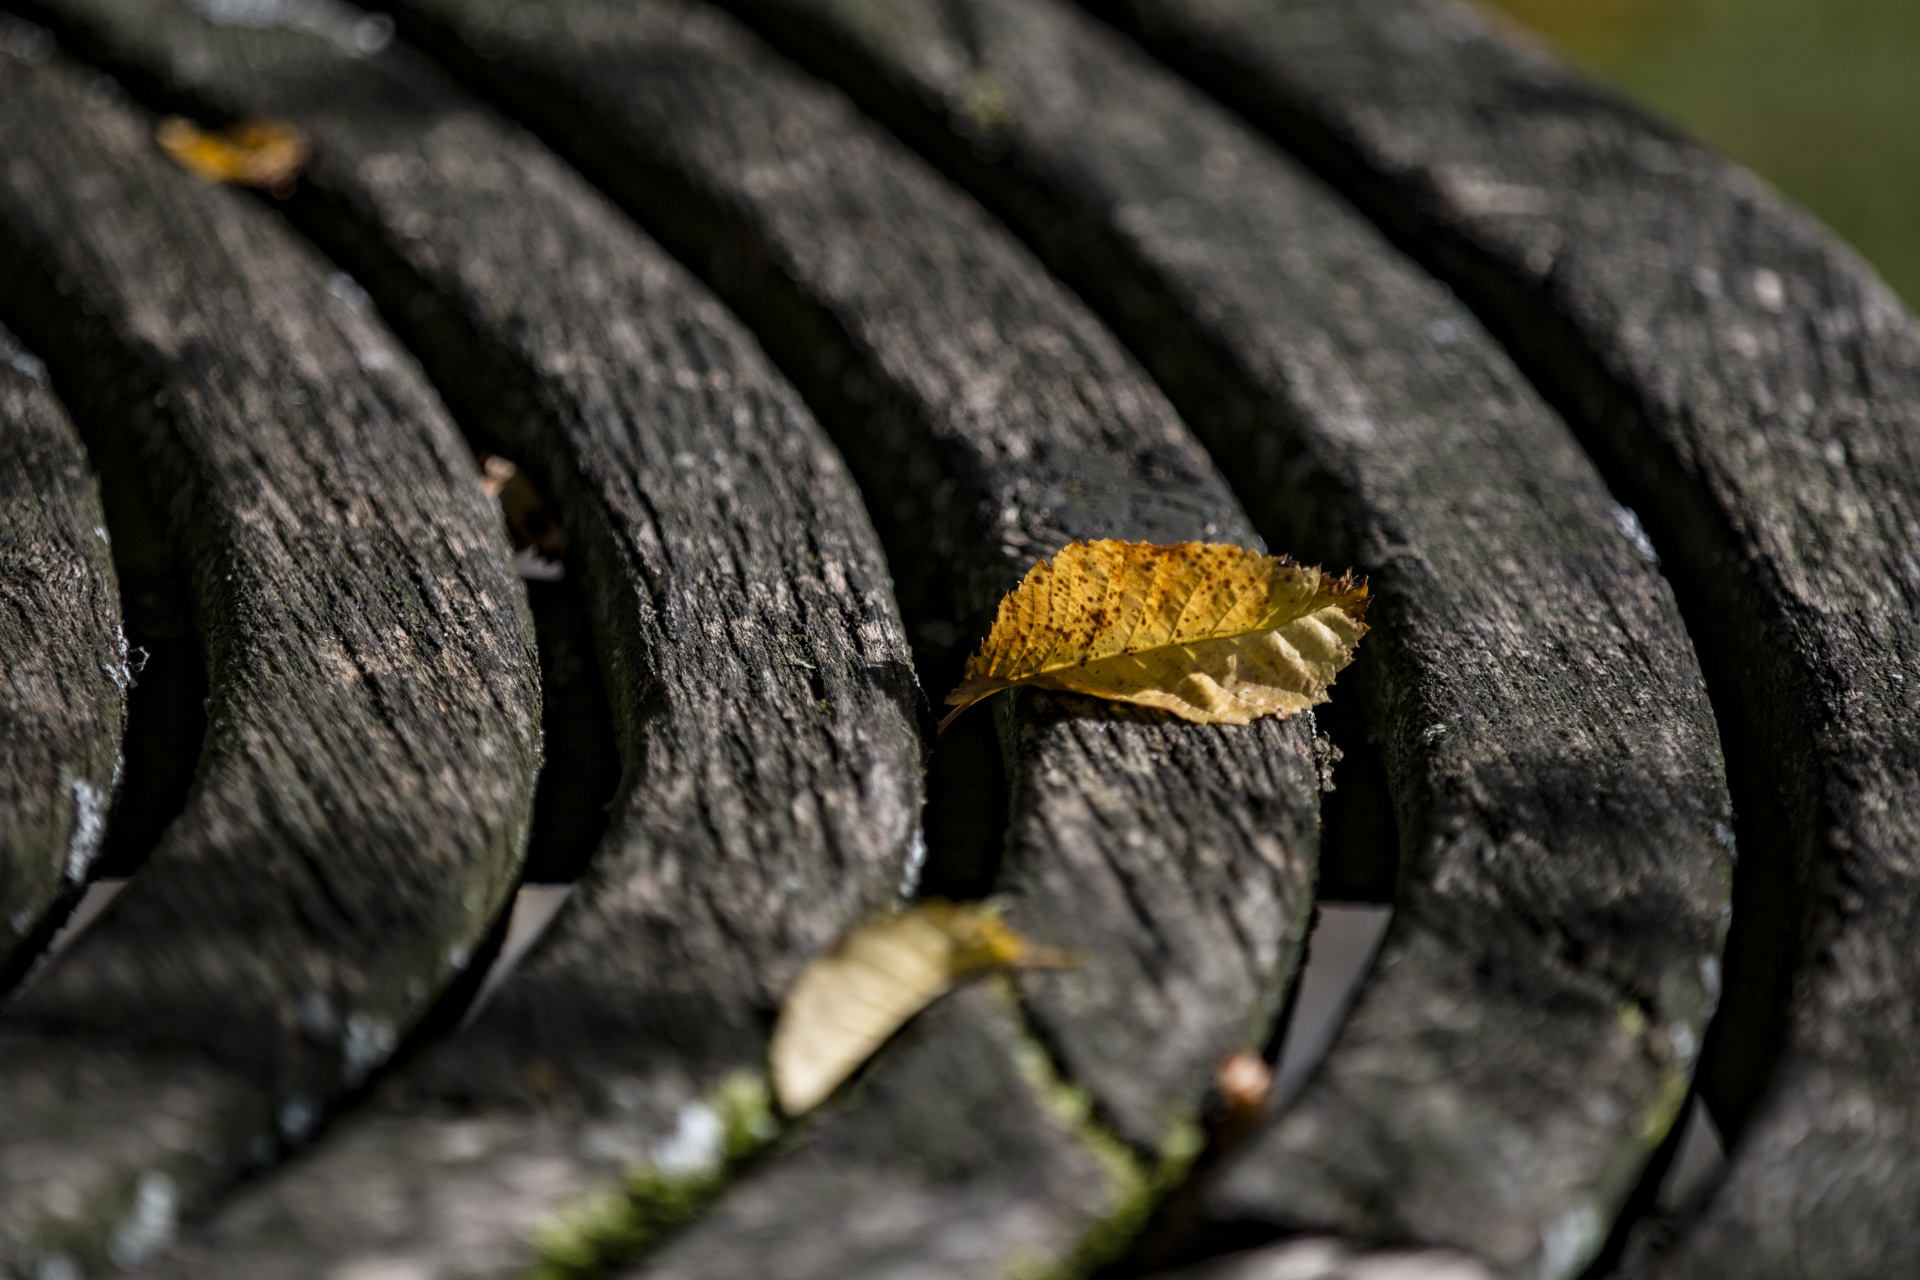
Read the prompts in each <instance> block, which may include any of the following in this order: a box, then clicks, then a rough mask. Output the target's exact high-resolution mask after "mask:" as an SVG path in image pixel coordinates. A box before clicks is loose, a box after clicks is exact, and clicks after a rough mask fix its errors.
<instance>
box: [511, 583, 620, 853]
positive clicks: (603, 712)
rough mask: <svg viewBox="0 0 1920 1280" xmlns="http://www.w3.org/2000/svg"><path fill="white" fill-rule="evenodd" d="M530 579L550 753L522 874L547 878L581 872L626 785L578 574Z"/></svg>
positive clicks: (543, 718) (535, 795)
mask: <svg viewBox="0 0 1920 1280" xmlns="http://www.w3.org/2000/svg"><path fill="white" fill-rule="evenodd" d="M526 587H527V602H528V604H529V605H531V606H532V608H533V632H534V639H535V641H536V642H537V643H538V645H539V647H540V701H541V716H540V728H541V734H542V736H543V738H544V740H545V743H546V756H545V759H544V760H543V761H542V762H541V766H540V779H539V783H538V784H537V786H536V788H535V790H534V793H533V827H532V832H531V834H530V835H529V836H528V839H527V869H526V873H525V877H524V878H525V879H526V880H527V881H529V882H531V883H535V884H548V883H558V882H565V881H570V880H576V879H578V878H579V876H580V873H581V872H582V871H584V870H585V869H586V866H587V862H588V860H589V859H591V858H592V857H593V851H594V849H596V848H597V847H599V844H600V840H601V837H602V836H604V835H606V833H607V821H608V818H609V812H608V810H609V807H610V806H611V805H612V803H613V799H614V791H615V790H616V788H618V786H619V785H620V753H619V751H618V749H617V748H616V747H615V745H614V737H613V710H612V708H611V706H610V705H609V704H608V702H607V693H606V688H605V686H604V685H603V683H602V681H601V679H600V661H599V658H598V657H597V656H596V655H595V653H594V647H593V619H592V616H591V614H590V613H589V611H588V606H587V600H586V594H585V592H583V591H582V590H581V589H580V580H579V578H578V577H577V576H576V575H574V574H571V573H569V574H567V575H566V576H565V577H563V578H561V579H559V580H558V581H547V582H537V581H535V582H528V583H527V584H526Z"/></svg>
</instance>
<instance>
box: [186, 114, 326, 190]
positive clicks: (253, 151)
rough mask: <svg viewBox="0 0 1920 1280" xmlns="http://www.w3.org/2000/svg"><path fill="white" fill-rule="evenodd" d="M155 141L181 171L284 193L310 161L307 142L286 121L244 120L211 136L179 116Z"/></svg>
mask: <svg viewBox="0 0 1920 1280" xmlns="http://www.w3.org/2000/svg"><path fill="white" fill-rule="evenodd" d="M154 141H156V142H158V143H159V144H160V149H161V150H162V151H164V152H166V153H167V156H168V157H169V158H170V159H171V160H172V161H173V162H174V163H175V164H177V165H179V166H180V167H181V168H182V169H185V170H186V171H187V172H188V173H191V174H192V175H193V176H194V177H196V178H199V179H201V180H203V181H206V182H233V183H238V184H239V185H240V186H243V187H263V188H265V189H266V190H268V191H273V192H276V193H280V194H285V193H286V192H287V191H288V190H290V189H291V188H292V186H293V180H294V178H295V177H297V176H298V175H299V173H300V167H301V166H302V165H304V164H305V163H306V162H307V139H306V136H305V135H304V134H302V133H301V132H300V131H299V130H298V129H296V128H294V127H293V126H292V125H290V124H288V123H287V122H286V121H284V120H243V121H241V122H240V123H239V124H236V125H234V126H233V127H232V128H231V129H227V130H225V131H223V132H220V133H209V132H207V131H205V130H203V129H201V128H200V127H199V126H198V125H196V124H194V123H193V122H192V121H191V120H186V119H183V118H182V117H180V116H168V117H167V118H166V119H165V120H162V121H161V122H160V127H159V128H158V129H156V130H155V131H154Z"/></svg>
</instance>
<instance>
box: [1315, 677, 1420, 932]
mask: <svg viewBox="0 0 1920 1280" xmlns="http://www.w3.org/2000/svg"><path fill="white" fill-rule="evenodd" d="M1373 653H1374V651H1373V650H1372V649H1369V648H1367V647H1366V646H1365V645H1362V646H1361V648H1360V654H1359V656H1358V657H1356V658H1355V659H1354V662H1353V666H1352V667H1351V668H1349V669H1348V670H1347V671H1344V672H1342V673H1341V683H1340V685H1339V686H1337V687H1336V688H1335V690H1334V696H1333V698H1332V700H1331V701H1329V702H1326V703H1324V704H1323V705H1321V706H1318V707H1315V708H1314V710H1313V717H1314V721H1315V723H1316V724H1318V725H1319V727H1320V730H1321V732H1323V733H1325V734H1326V735H1327V737H1328V738H1330V739H1332V741H1333V745H1334V747H1335V748H1337V749H1338V750H1339V752H1340V758H1339V760H1338V762H1336V763H1335V764H1334V766H1333V778H1332V781H1333V790H1331V791H1329V792H1326V793H1325V794H1323V795H1322V796H1321V797H1320V882H1319V887H1318V889H1317V890H1316V893H1315V896H1316V897H1317V898H1318V899H1319V900H1320V901H1321V902H1376V903H1390V902H1392V901H1393V894H1394V885H1395V882H1396V881H1397V879H1398V878H1399V874H1400V830H1399V827H1398V826H1397V825H1396V824H1395V822H1394V816H1393V795H1392V793H1391V791H1390V790H1389V788H1388V783H1387V764H1386V761H1385V760H1384V759H1383V758H1382V757H1381V755H1380V744H1379V742H1378V741H1377V740H1376V739H1375V738H1374V736H1373V734H1372V731H1371V730H1370V729H1369V728H1368V726H1367V717H1366V709H1365V706H1364V704H1363V700H1362V699H1361V698H1360V696H1359V692H1360V687H1361V686H1364V684H1365V683H1366V679H1367V675H1368V673H1369V671H1370V670H1371V669H1372V667H1373V666H1374V665H1376V663H1377V661H1378V660H1377V659H1375V658H1374V657H1373Z"/></svg>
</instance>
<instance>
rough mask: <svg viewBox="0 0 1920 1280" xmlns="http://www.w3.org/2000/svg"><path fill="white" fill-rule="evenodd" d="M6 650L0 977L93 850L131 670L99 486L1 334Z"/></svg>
mask: <svg viewBox="0 0 1920 1280" xmlns="http://www.w3.org/2000/svg"><path fill="white" fill-rule="evenodd" d="M0 655H4V658H3V659H0V975H11V974H14V973H17V972H18V971H19V969H20V967H21V965H22V964H23V963H24V962H25V961H27V960H28V959H29V958H30V953H31V952H32V950H33V949H34V947H35V944H36V943H37V942H38V941H39V937H38V935H39V932H40V926H41V924H42V921H43V919H44V918H45V917H46V915H47V913H48V912H49V910H51V909H52V908H53V907H54V905H55V904H56V903H57V902H58V901H59V900H60V899H61V898H62V897H63V896H66V895H68V894H71V893H72V892H74V891H75V890H77V889H78V888H79V887H80V886H81V885H82V884H83V883H85V881H86V878H87V871H88V868H89V867H90V866H91V865H92V863H93V860H94V857H95V856H96V855H97V854H98V853H99V851H100V844H101V840H102V837H103V836H104V835H105V832H106V817H107V808H108V806H109V805H110V804H111V803H112V801H113V789H114V784H115V782H117V781H118V780H119V775H120V738H121V733H122V729H123V726H124V724H125V721H126V695H127V683H128V679H129V676H128V669H127V655H126V640H125V638H124V637H123V636H122V635H121V632H120V598H119V588H118V585H117V583H116V580H115V578H114V573H113V559H112V556H111V554H110V553H109V551H108V546H107V526H106V515H105V513H104V512H103V511H102V509H101V506H100V490H99V486H98V484H97V483H96V482H95V480H94V478H93V475H92V473H91V471H90V470H89V468H88V465H87V455H86V451H85V450H84V449H83V448H82V447H81V444H80V437H79V436H78V435H77V434H75V432H74V429H73V423H72V422H70V421H69V420H68V418H67V411H66V409H65V408H64V407H62V406H61V404H60V401H59V400H58V399H56V398H55V396H54V394H53V392H52V390H51V389H50V388H49V387H48V385H47V369H46V365H44V364H42V363H41V361H40V360H39V358H38V357H36V356H35V355H33V354H32V353H31V352H29V351H28V350H27V349H26V348H24V347H22V346H21V345H20V344H19V342H18V340H17V339H15V338H14V336H13V335H12V334H10V333H8V332H7V331H6V330H4V329H0ZM23 949H24V950H25V951H26V952H27V953H28V954H21V953H22V950H23Z"/></svg>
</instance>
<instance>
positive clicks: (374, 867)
mask: <svg viewBox="0 0 1920 1280" xmlns="http://www.w3.org/2000/svg"><path fill="white" fill-rule="evenodd" d="M10 47H12V46H10ZM152 129H153V123H152V121H151V119H150V118H148V117H145V116H142V115H140V114H137V113H135V112H133V111H131V110H129V109H127V108H126V106H124V105H123V104H122V103H121V102H119V101H117V100H116V98H115V94H114V92H113V90H112V86H111V85H110V84H104V83H102V82H101V81H100V80H99V79H98V77H97V76H95V77H91V78H90V77H89V76H88V75H84V74H82V73H81V72H80V71H79V70H77V69H76V68H74V67H73V66H71V65H70V64H68V63H66V62H65V61H64V60H61V59H58V58H56V59H54V60H52V61H45V62H38V63H35V62H31V61H26V60H21V59H18V58H9V59H8V60H7V65H6V68H5V76H4V79H3V80H0V133H4V135H5V137H6V138H7V155H6V161H5V164H4V165H0V309H3V310H4V311H5V313H6V319H7V321H8V322H9V323H10V324H11V325H12V327H13V328H14V329H15V330H16V331H18V332H19V333H20V334H21V335H22V336H23V337H24V338H25V339H26V340H27V341H28V342H30V343H31V344H32V345H33V347H34V348H35V350H36V351H38V352H44V353H45V356H44V358H45V359H46V360H47V363H48V365H49V367H50V369H51V372H52V376H53V383H54V386H55V387H56V388H57V389H59V391H60V393H61V395H62V397H63V399H65V401H66V402H67V404H68V405H69V406H70V408H71V409H72V411H73V414H74V418H75V421H76V422H77V423H78V424H79V426H80V428H81V430H82V432H83V435H86V436H87V437H88V438H89V439H90V440H97V441H99V444H98V445H97V446H96V447H95V450H94V451H95V452H96V453H106V452H112V451H114V450H117V449H124V451H125V452H124V455H120V456H126V457H129V458H132V459H134V460H136V461H137V463H138V465H139V466H140V467H141V468H142V474H141V478H142V479H143V480H144V482H145V487H146V489H147V492H148V495H149V498H150V500H151V505H152V506H153V508H154V510H155V511H156V512H157V513H158V514H159V516H160V519H161V520H162V523H163V525H164V532H165V533H166V534H167V536H168V538H169V539H170V541H171V542H172V543H173V544H174V546H175V549H176V554H177V555H178V557H179V559H180V561H181V563H182V564H183V565H184V566H186V568H187V570H188V572H189V574H190V575H191V578H192V581H193V585H194V589H195V608H196V613H197V624H198V626H199V628H200V630H201V633H202V635H203V638H204V642H205V649H206V653H207V659H208V668H209V684H210V690H211V699H210V710H209V721H210V729H209V732H208V736H207V740H206V746H205V750H204V752H203V755H202V759H201V764H200V772H199V776H198V780H197V783H196V786H195V789H194V792H193V794H192V796H191V798H190V799H189V801H188V803H187V806H186V808H185V810H184V811H183V812H182V813H181V815H180V817H179V818H178V819H177V820H176V821H175V822H174V823H173V824H172V825H171V826H170V827H169V828H168V829H167V831H166V833H165V835H164V836H163V838H162V839H161V842H160V844H159V846H158V847H157V848H156V849H155V850H154V851H153V853H152V855H151V857H150V858H148V860H147V861H146V863H145V865H144V866H143V867H142V868H141V870H140V872H139V874H138V876H137V877H136V879H135V880H134V882H133V883H132V884H131V885H130V886H129V887H128V888H127V889H126V890H125V891H124V892H123V893H122V894H121V895H120V897H119V898H118V900H117V901H116V902H115V903H114V905H113V907H112V908H111V909H110V910H109V912H108V913H107V914H106V916H105V917H104V918H103V919H101V920H100V921H99V922H98V923H97V924H96V925H95V926H94V927H93V929H92V930H91V931H90V932H89V933H88V934H86V935H85V936H84V937H83V938H81V939H80V940H79V941H78V942H77V943H76V944H75V945H74V946H73V947H72V948H71V949H70V950H68V951H67V952H66V953H65V955H64V956H63V957H62V958H61V960H60V961H59V962H58V963H56V964H55V965H53V966H52V967H51V968H50V969H49V970H48V972H47V974H46V976H45V977H44V979H43V980H41V981H40V982H39V983H38V984H37V985H35V986H33V987H32V988H31V989H30V990H28V991H26V992H25V993H23V994H22V996H21V997H19V998H18V999H16V1000H15V1001H14V1002H13V1004H12V1005H11V1006H10V1007H9V1009H8V1010H7V1012H6V1015H5V1016H4V1018H3V1019H0V1028H4V1036H5V1043H4V1045H0V1099H4V1100H5V1101H4V1103H0V1180H4V1181H5V1182H6V1184H7V1188H8V1194H6V1195H5V1196H4V1197H0V1201H3V1202H4V1206H5V1207H4V1210H0V1240H4V1244H3V1245H0V1249H4V1250H5V1251H6V1253H7V1255H8V1258H9V1261H10V1262H12V1263H14V1264H17V1265H18V1266H19V1267H20V1268H23V1269H25V1270H27V1271H28V1272H32V1271H33V1270H34V1268H35V1267H37V1266H38V1265H39V1261H37V1260H36V1256H38V1257H39V1258H40V1259H44V1258H45V1257H46V1256H47V1255H49V1254H51V1253H53V1252H63V1253H68V1254H72V1255H74V1256H77V1257H80V1258H82V1259H85V1260H86V1261H87V1262H88V1264H89V1265H93V1264H95V1263H97V1262H98V1261H99V1260H100V1258H101V1256H102V1255H103V1254H106V1255H112V1256H114V1257H116V1258H117V1259H118V1260H120V1261H122V1262H124V1261H127V1260H128V1259H130V1258H136V1257H139V1256H142V1255H143V1254H145V1253H146V1252H148V1251H150V1250H151V1249H152V1248H155V1247H157V1246H158V1244H160V1243H161V1242H162V1240H163V1239H164V1237H165V1235H166V1234H167V1232H168V1229H169V1228H170V1224H171V1221H172V1216H173V1215H174V1214H176V1213H178V1212H179V1211H181V1210H182V1209H183V1208H184V1207H189V1206H191V1205H193V1204H194V1203H195V1202H196V1201H198V1200H199V1199H201V1198H202V1197H203V1196H204V1194H205V1192H206V1191H207V1190H208V1189H209V1188H210V1187H211V1186H214V1185H217V1184H219V1183H221V1182H224V1181H226V1180H228V1179H230V1178H231V1177H232V1176H234V1175H235V1174H237V1173H238V1172H239V1171H240V1169H241V1167H242V1165H243V1164H246V1163H257V1162H260V1161H263V1160H266V1159H270V1158H272V1156H273V1155H274V1154H275V1153H276V1148H277V1147H278V1145H279V1144H280V1143H281V1142H283V1141H284V1142H287V1143H298V1142H299V1141H301V1140H302V1139H303V1138H304V1137H305V1136H306V1135H307V1133H308V1132H309V1131H310V1129H311V1127H312V1125H313V1124H314V1123H315V1121H316V1120H317V1119H318V1118H319V1117H320V1115H321V1114H322V1112H323V1110H324V1108H325V1107H326V1105H327V1103H328V1101H329V1099H330V1098H332V1097H333V1096H335V1095H337V1094H338V1093H339V1092H341V1091H342V1090H344V1089H346V1088H349V1087H352V1086H353V1085H356V1084H357V1083H359V1082H360V1081H361V1080H363V1079H364V1078H365V1077H366V1075H367V1074H368V1073H369V1072H370V1071H371V1070H373V1069H374V1068H376V1067H377V1066H379V1065H380V1064H381V1062H382V1061H383V1060H384V1059H385V1058H386V1057H387V1056H388V1055H389V1054H391V1053H392V1051H393V1049H394V1048H395V1047H396V1045H397V1044H398V1042H399V1040H400V1038H401V1037H402V1036H403V1035H404V1034H405V1033H406V1031H407V1029H408V1028H409V1027H410V1026H412V1025H413V1023H414V1022H415V1021H416V1020H417V1019H418V1018H420V1017H421V1015H422V1014H424V1013H425V1012H426V1011H427V1009H428V1008H429V1007H430V1006H431V1004H432V1002H433V1000H434V998H435V997H436V995H437V994H438V993H439V992H440V991H441V990H442V989H443V988H444V987H445V986H446V985H447V984H448V983H449V982H450V981H452V980H453V979H454V977H455V976H456V975H458V974H459V973H460V971H461V970H462V969H463V968H465V967H466V965H467V963H468V960H469V958H470V957H471V956H472V954H473V952H474V950H475V948H476V947H477V946H478V945H479V944H480V942H481V941H482V939H483V937H484V936H485V934H486V932H487V930H488V929H489V928H490V927H491V926H492V923H493V921H494V919H495V917H496V915H497V913H498V911H499V908H500V907H501V906H502V904H503V903H504V902H505V900H506V898H507V896H508V895H509V894H510V892H511V891H512V887H513V884H514V881H515V879H516V877H517V874H518V871H519V866H520V860H521V856H522V852H523V847H524V841H525V835H526V825H527V821H528V811H529V807H530V803H531V797H532V793H533V786H534V777H535V773H536V770H537V766H538V762H539V750H540V747H539V719H538V716H539V690H538V686H537V677H536V674H535V668H534V644H533V635H532V628H531V624H530V622H529V620H528V615H527V610H526V603H525V600H524V597H523V596H522V594H521V590H520V586H519V583H518V581H517V579H516V578H515V576H514V573H513V570H512V567H511V565H510V562H509V558H508V547H507V544H506V540H505V531H504V529H503V527H502V524H501V520H500V515H499V511H498V509H497V507H495V505H494V504H493V503H492V502H491V501H490V500H489V499H488V498H487V496H486V494H485V493H484V492H483V491H482V490H481V488H480V486H479V483H478V478H477V475H476V473H475V468H474V461H473V456H472V454H471V453H470V452H468V450H467V448H466V446H465V445H464V444H463V443H462V441H461V439H460V437H459V436H458V434H457V433H456V432H455V431H454V429H453V426H452V424H451V422H450V421H449V420H448V419H447V417H446V414H445V411H444V409H443V408H442V407H441V405H440V403H439V401H438V400H436V399H435V398H434V397H433V395H432V393H431V392H430V391H429V390H428V388H427V386H426V384H425V382H424V381H423V380H422V378H421V377H420V375H419V373H418V371H417V369H416V368H415V366H414V365H413V363H412V361H411V360H410V359H409V358H408V357H407V356H406V354H405V353H404V352H403V351H401V350H400V349H399V348H398V347H397V346H396V345H395V344H394V342H393V341H392V339H391V338H390V337H388V336H387V334H386V333H385V332H384V331H383V330H382V329H380V328H379V327H378V326H377V325H376V324H375V323H373V322H372V320H371V319H370V318H368V317H366V316H364V315H362V314H361V313H360V311H359V310H358V309H357V308H356V307H354V306H353V305H351V304H350V302H348V301H344V300H342V299H341V298H340V297H338V296H335V294H330V293H329V289H328V282H329V276H330V272H329V268H328V267H327V266H326V264H325V263H323V262H322V261H320V260H319V259H318V258H317V257H316V256H315V255H314V254H312V253H311V252H310V251H309V250H307V249H305V248H304V247H303V246H301V245H300V244H299V243H298V242H297V241H295V240H294V239H293V238H291V237H290V236H288V234H287V233H286V231H285V229H284V228H283V227H282V226H281V225H279V223H278V222H277V220H276V219H275V218H274V217H273V216H272V215H271V214H269V213H267V212H266V211H265V210H263V209H260V208H257V207H254V206H253V205H251V204H250V202H249V201H247V200H246V199H244V198H241V197H237V196H235V195H233V194H232V193H228V192H221V191H216V190H212V189H210V188H208V187H206V186H204V185H203V184H201V183H199V182H198V181H196V180H194V179H192V178H190V177H188V176H187V175H186V174H185V173H183V172H181V171H180V170H179V169H177V168H175V167H174V166H173V165H172V164H171V163H169V162H168V161H167V160H165V159H164V158H163V157H162V156H161V155H160V154H159V152H158V150H157V148H156V147H155V145H154V142H153V138H152ZM337 292H338V290H336V291H335V293H337ZM116 438H117V439H118V441H119V443H118V444H113V443H111V442H112V441H114V440H115V439H116ZM119 1046H128V1049H127V1050H126V1052H131V1053H134V1054H136V1055H137V1062H138V1067H137V1069H135V1070H134V1072H133V1079H134V1080H135V1081H137V1085H136V1087H135V1089H136V1091H135V1093H134V1094H133V1095H132V1096H133V1097H135V1098H137V1099H140V1100H141V1101H142V1106H141V1107H136V1108H134V1109H133V1110H134V1114H135V1119H136V1120H137V1123H132V1124H131V1125H130V1124H129V1123H127V1108H126V1107H124V1106H122V1105H120V1101H121V1100H120V1099H118V1098H115V1099H114V1100H113V1101H112V1102H111V1104H110V1103H109V1102H108V1101H107V1100H106V1099H104V1098H103V1097H102V1096H101V1091H102V1090H109V1091H113V1090H117V1089H118V1088H119V1087H120V1085H119V1083H118V1081H123V1080H124V1079H125V1078H126V1073H125V1069H124V1068H123V1067H121V1066H116V1065H115V1064H118V1063H122V1062H123V1061H124V1059H125V1056H126V1053H125V1052H123V1051H122V1049H121V1048H120V1047H119ZM216 1064H217V1065H216ZM48 1097H51V1098H54V1099H57V1101H58V1107H57V1109H55V1110H54V1111H52V1112H49V1111H48V1110H47V1107H46V1105H45V1103H46V1099H47V1098H48ZM169 1113H174V1114H178V1115H181V1116H184V1117H186V1118H185V1119H184V1120H182V1121H181V1122H180V1123H172V1122H166V1117H167V1116H168V1114H169ZM276 1128H277V1129H278V1134H277V1135H276V1132H275V1129H276ZM48 1132H54V1133H59V1134H61V1136H62V1140H61V1141H59V1142H57V1143H53V1144H51V1145H49V1144H45V1143H42V1144H40V1145H38V1146H35V1145H34V1144H31V1143H27V1142H22V1141H18V1140H17V1139H19V1138H21V1136H22V1135H23V1134H33V1133H41V1134H45V1133H48Z"/></svg>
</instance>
